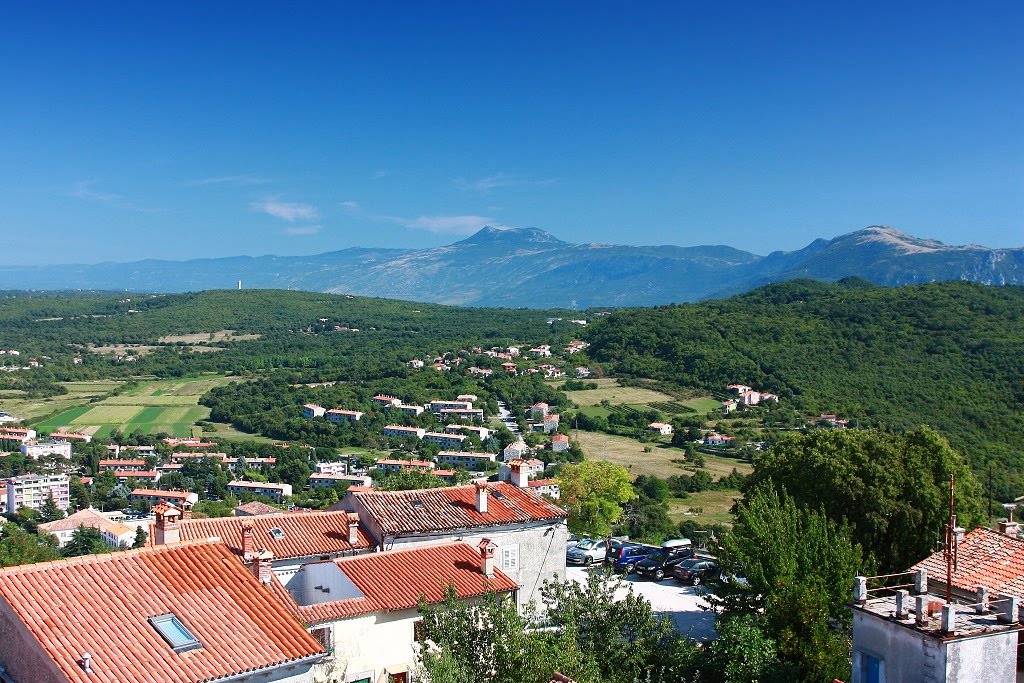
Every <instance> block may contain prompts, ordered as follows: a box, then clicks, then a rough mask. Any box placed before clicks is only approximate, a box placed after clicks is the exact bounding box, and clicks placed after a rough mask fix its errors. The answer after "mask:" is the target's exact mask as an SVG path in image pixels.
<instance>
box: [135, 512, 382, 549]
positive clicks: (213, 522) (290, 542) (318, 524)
mask: <svg viewBox="0 0 1024 683" xmlns="http://www.w3.org/2000/svg"><path fill="white" fill-rule="evenodd" d="M243 524H248V525H252V529H253V546H254V550H269V551H270V552H272V553H274V558H275V559H278V560H281V559H291V558H297V557H314V556H320V555H335V554H337V553H344V552H348V551H351V550H358V549H364V548H369V547H370V546H371V545H374V543H373V541H372V539H371V538H370V536H369V534H367V533H366V532H365V531H364V530H363V529H362V528H361V527H360V529H359V542H358V543H356V544H355V545H351V544H349V542H348V518H347V517H346V513H345V512H297V513H295V514H291V515H257V516H253V517H217V518H211V519H186V520H182V522H181V540H182V541H190V540H196V541H198V540H206V539H208V538H219V539H220V540H221V541H223V542H224V544H225V545H227V546H228V548H229V549H230V550H231V552H233V553H235V554H236V555H241V554H242V525H243ZM272 528H277V529H280V530H281V531H283V532H284V538H274V537H273V536H271V535H270V530H271V529H272ZM150 538H153V534H152V533H151V534H150Z"/></svg>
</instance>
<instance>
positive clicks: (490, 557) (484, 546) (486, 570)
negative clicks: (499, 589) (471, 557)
mask: <svg viewBox="0 0 1024 683" xmlns="http://www.w3.org/2000/svg"><path fill="white" fill-rule="evenodd" d="M494 547H495V546H494V544H493V543H491V539H489V538H484V539H481V540H480V543H479V544H477V548H479V549H480V572H481V573H482V574H483V575H484V576H486V577H487V578H488V579H493V578H494Z"/></svg>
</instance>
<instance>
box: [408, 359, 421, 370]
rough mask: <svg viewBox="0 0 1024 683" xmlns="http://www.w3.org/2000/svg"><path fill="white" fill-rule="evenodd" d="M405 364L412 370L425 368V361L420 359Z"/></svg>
mask: <svg viewBox="0 0 1024 683" xmlns="http://www.w3.org/2000/svg"><path fill="white" fill-rule="evenodd" d="M405 364H406V365H408V366H409V367H410V368H414V369H416V370H419V369H420V368H422V367H423V361H421V360H420V359H419V358H413V359H412V360H410V361H406V363H405Z"/></svg>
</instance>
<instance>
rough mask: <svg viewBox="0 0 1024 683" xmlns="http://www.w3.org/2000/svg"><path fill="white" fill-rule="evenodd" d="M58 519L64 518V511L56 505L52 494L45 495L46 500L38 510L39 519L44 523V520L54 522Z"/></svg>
mask: <svg viewBox="0 0 1024 683" xmlns="http://www.w3.org/2000/svg"><path fill="white" fill-rule="evenodd" d="M58 519H64V511H63V510H61V509H60V508H59V507H57V503H56V501H54V499H53V496H52V495H51V496H47V497H46V502H45V503H43V507H42V508H40V510H39V521H40V522H42V523H44V524H45V523H46V522H56V521H57V520H58Z"/></svg>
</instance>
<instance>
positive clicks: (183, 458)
mask: <svg viewBox="0 0 1024 683" xmlns="http://www.w3.org/2000/svg"><path fill="white" fill-rule="evenodd" d="M227 457H228V454H227V453H219V452H218V453H214V452H211V451H206V452H204V453H171V455H170V460H171V462H172V463H174V464H175V465H184V464H185V463H186V462H195V461H196V460H202V459H204V458H210V459H212V460H216V461H217V462H224V459H225V458H227Z"/></svg>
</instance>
